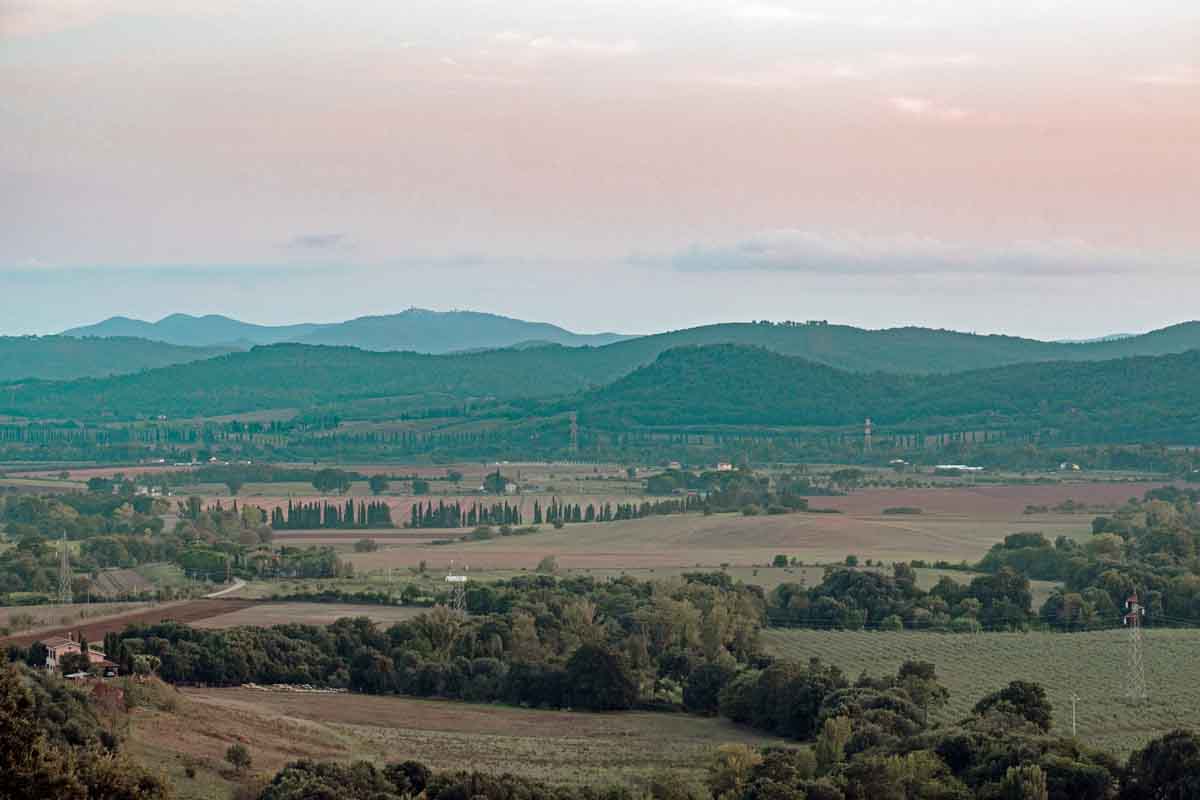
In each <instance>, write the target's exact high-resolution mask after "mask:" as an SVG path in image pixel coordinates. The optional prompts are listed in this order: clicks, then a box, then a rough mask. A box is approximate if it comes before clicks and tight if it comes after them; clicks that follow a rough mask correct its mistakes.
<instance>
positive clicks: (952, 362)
mask: <svg viewBox="0 0 1200 800" xmlns="http://www.w3.org/2000/svg"><path fill="white" fill-rule="evenodd" d="M710 344H742V345H751V346H754V347H764V348H766V349H768V350H772V351H774V352H776V353H782V354H784V355H790V356H799V357H801V358H805V359H807V360H809V361H814V362H816V363H819V364H827V365H829V366H831V367H837V368H839V369H845V370H851V371H854V372H876V371H883V372H893V373H905V374H928V373H939V372H962V371H966V370H974V369H986V368H988V367H1000V366H1005V365H1008V364H1022V363H1030V362H1036V361H1104V360H1108V359H1114V358H1125V357H1128V356H1139V355H1148V356H1157V355H1167V354H1169V353H1182V352H1184V351H1187V350H1192V349H1197V348H1200V322H1186V323H1183V324H1180V325H1173V326H1171V327H1169V328H1163V329H1161V330H1157V331H1152V332H1150V333H1146V334H1141V335H1138V336H1130V337H1128V338H1125V339H1116V340H1110V341H1097V342H1089V343H1084V344H1070V343H1066V342H1043V341H1038V340H1036V339H1022V338H1019V337H1015V336H999V335H988V336H980V335H976V334H971V333H959V332H956V331H948V330H935V329H932V328H916V327H909V328H888V329H884V330H865V329H863V328H854V327H850V326H848V325H825V324H813V325H810V324H786V323H784V324H780V323H775V324H772V323H754V322H745V323H728V324H722V325H706V326H702V327H698V328H687V329H684V330H678V331H671V332H670V333H661V334H655V335H653V336H642V337H638V338H636V339H631V340H629V341H625V342H620V343H618V344H614V345H610V346H609V347H607V348H605V349H607V350H611V351H612V355H613V356H617V357H619V359H620V360H621V361H622V362H623V363H625V364H627V365H629V368H630V369H632V368H633V367H634V366H638V365H642V364H647V363H649V362H650V361H653V360H654V359H655V358H656V357H657V356H658V354H659V353H662V352H664V351H666V350H669V349H671V348H675V347H681V346H685V345H710Z"/></svg>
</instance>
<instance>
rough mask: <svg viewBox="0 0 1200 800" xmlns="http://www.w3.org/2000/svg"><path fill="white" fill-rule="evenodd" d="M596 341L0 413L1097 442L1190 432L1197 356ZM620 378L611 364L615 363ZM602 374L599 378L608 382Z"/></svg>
mask: <svg viewBox="0 0 1200 800" xmlns="http://www.w3.org/2000/svg"><path fill="white" fill-rule="evenodd" d="M612 349H613V348H611V347H609V348H582V349H572V348H564V347H555V346H552V347H540V348H530V349H507V350H493V351H485V352H479V353H468V354H455V355H444V356H433V355H420V354H416V353H378V352H369V351H364V350H357V349H354V348H335V347H324V346H311V345H293V344H283V345H272V346H267V347H258V348H254V349H253V350H251V351H249V352H238V353H230V354H228V355H224V356H221V357H218V358H213V359H207V360H204V361H198V362H193V363H188V364H180V365H175V366H169V367H164V368H161V369H155V370H148V371H145V372H141V373H138V374H134V375H123V376H118V377H112V378H103V379H83V380H77V381H68V382H51V381H26V382H21V383H11V384H8V385H6V386H5V387H4V389H3V391H0V413H4V414H15V415H24V416H30V417H34V418H61V417H69V418H80V419H98V418H108V419H113V418H116V419H129V418H137V417H152V416H157V415H160V414H161V415H166V416H168V417H192V416H215V415H225V414H240V413H247V412H252V411H260V410H267V409H280V408H289V409H321V410H323V411H332V412H334V413H337V414H338V415H340V416H342V417H343V418H347V419H349V418H363V417H362V416H357V417H356V415H361V414H362V412H363V409H364V408H367V407H368V406H369V405H370V404H373V403H374V404H379V405H378V406H377V407H378V408H382V409H384V410H385V411H386V410H388V409H391V410H395V408H397V407H398V406H397V404H398V403H400V404H407V405H405V408H408V409H420V408H428V407H446V406H461V405H462V404H463V403H464V402H466V401H468V400H479V399H495V400H500V401H506V408H505V409H504V410H503V419H504V420H509V421H519V420H520V419H522V418H529V417H542V416H546V415H551V414H556V413H560V412H562V411H565V410H572V409H577V410H578V411H579V412H580V419H581V422H582V423H583V424H585V425H586V426H588V427H590V428H593V429H610V430H627V429H630V428H639V427H675V428H679V427H708V428H716V427H739V426H758V427H772V426H775V427H809V428H819V427H838V426H857V425H859V424H861V422H862V420H863V419H864V418H865V417H871V418H872V419H874V420H875V421H876V422H877V423H880V424H883V425H890V426H893V427H894V428H895V427H909V428H912V429H914V430H956V429H964V428H966V427H988V428H1006V427H1017V428H1023V429H1029V428H1038V427H1053V428H1070V429H1072V430H1073V431H1077V432H1079V433H1080V434H1081V435H1086V436H1089V437H1094V439H1095V440H1109V441H1111V440H1121V441H1130V440H1154V441H1168V440H1173V441H1176V442H1178V441H1184V440H1188V441H1190V440H1191V439H1193V438H1200V415H1198V413H1197V407H1196V405H1195V403H1194V398H1195V397H1196V395H1197V393H1198V392H1200V351H1190V352H1187V353H1183V354H1176V355H1166V356H1139V357H1134V358H1126V359H1116V360H1110V361H1101V362H1045V363H1034V364H1018V365H1011V366H1006V367H997V368H991V369H986V370H973V371H968V372H960V373H951V374H942V375H923V376H919V375H897V374H890V373H855V372H850V371H846V370H839V369H835V368H832V367H829V366H826V365H823V364H816V363H814V362H811V361H808V360H805V359H799V358H795V357H790V356H784V355H781V354H779V353H775V352H772V351H769V350H766V349H764V348H753V347H744V346H738V345H713V346H704V347H683V348H675V349H672V350H669V351H667V352H665V353H662V354H660V355H659V356H658V357H657V358H656V359H655V360H654V361H653V362H652V363H650V364H648V365H645V366H642V367H639V368H637V369H635V370H634V371H632V372H627V371H626V372H621V370H622V369H623V368H622V367H621V365H620V362H619V361H616V360H612V359H611V353H612ZM613 373H620V374H613ZM606 376H607V377H606Z"/></svg>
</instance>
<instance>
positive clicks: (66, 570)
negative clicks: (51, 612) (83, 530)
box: [58, 531, 74, 606]
mask: <svg viewBox="0 0 1200 800" xmlns="http://www.w3.org/2000/svg"><path fill="white" fill-rule="evenodd" d="M73 599H74V598H72V596H71V551H70V549H69V548H68V547H67V532H66V531H63V537H62V547H61V553H60V554H59V561H58V602H59V605H64V606H69V605H71V603H72V602H73Z"/></svg>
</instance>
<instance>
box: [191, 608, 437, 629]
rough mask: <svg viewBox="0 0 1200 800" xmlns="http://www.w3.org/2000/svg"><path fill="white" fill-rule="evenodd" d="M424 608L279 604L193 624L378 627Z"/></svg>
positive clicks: (215, 617)
mask: <svg viewBox="0 0 1200 800" xmlns="http://www.w3.org/2000/svg"><path fill="white" fill-rule="evenodd" d="M427 610H428V609H425V608H416V607H401V606H381V605H369V604H350V603H302V602H278V603H256V604H254V605H250V606H246V607H244V608H240V609H238V610H236V611H230V612H229V613H227V614H218V615H216V616H212V617H207V618H205V619H201V620H198V621H196V622H193V623H192V625H193V626H195V627H197V628H236V627H238V626H240V625H257V626H262V627H269V626H271V625H285V624H287V623H291V622H299V623H303V624H305V625H329V624H332V623H334V622H337V621H338V620H339V619H342V618H343V617H369V618H370V619H371V620H372V621H374V622H377V623H379V624H381V625H390V624H392V623H394V622H400V621H401V620H406V619H412V618H413V617H415V616H417V615H418V614H420V613H421V612H423V611H427Z"/></svg>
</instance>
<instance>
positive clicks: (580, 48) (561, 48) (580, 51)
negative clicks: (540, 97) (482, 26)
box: [492, 31, 641, 56]
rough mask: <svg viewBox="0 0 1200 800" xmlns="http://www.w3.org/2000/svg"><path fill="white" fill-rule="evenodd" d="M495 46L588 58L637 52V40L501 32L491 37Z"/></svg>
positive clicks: (638, 46)
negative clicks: (500, 45)
mask: <svg viewBox="0 0 1200 800" xmlns="http://www.w3.org/2000/svg"><path fill="white" fill-rule="evenodd" d="M492 40H493V41H494V42H496V43H497V44H503V45H508V46H513V47H520V48H523V49H525V50H528V51H532V52H535V53H562V54H568V55H570V54H575V55H590V56H625V55H630V54H633V53H636V52H638V51H639V50H640V49H641V46H640V45H639V44H638V42H637V40H635V39H630V38H624V39H615V40H603V39H580V38H576V37H561V36H535V35H531V34H526V33H521V32H519V31H501V32H500V33H497V34H495V35H494V36H493V37H492Z"/></svg>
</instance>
